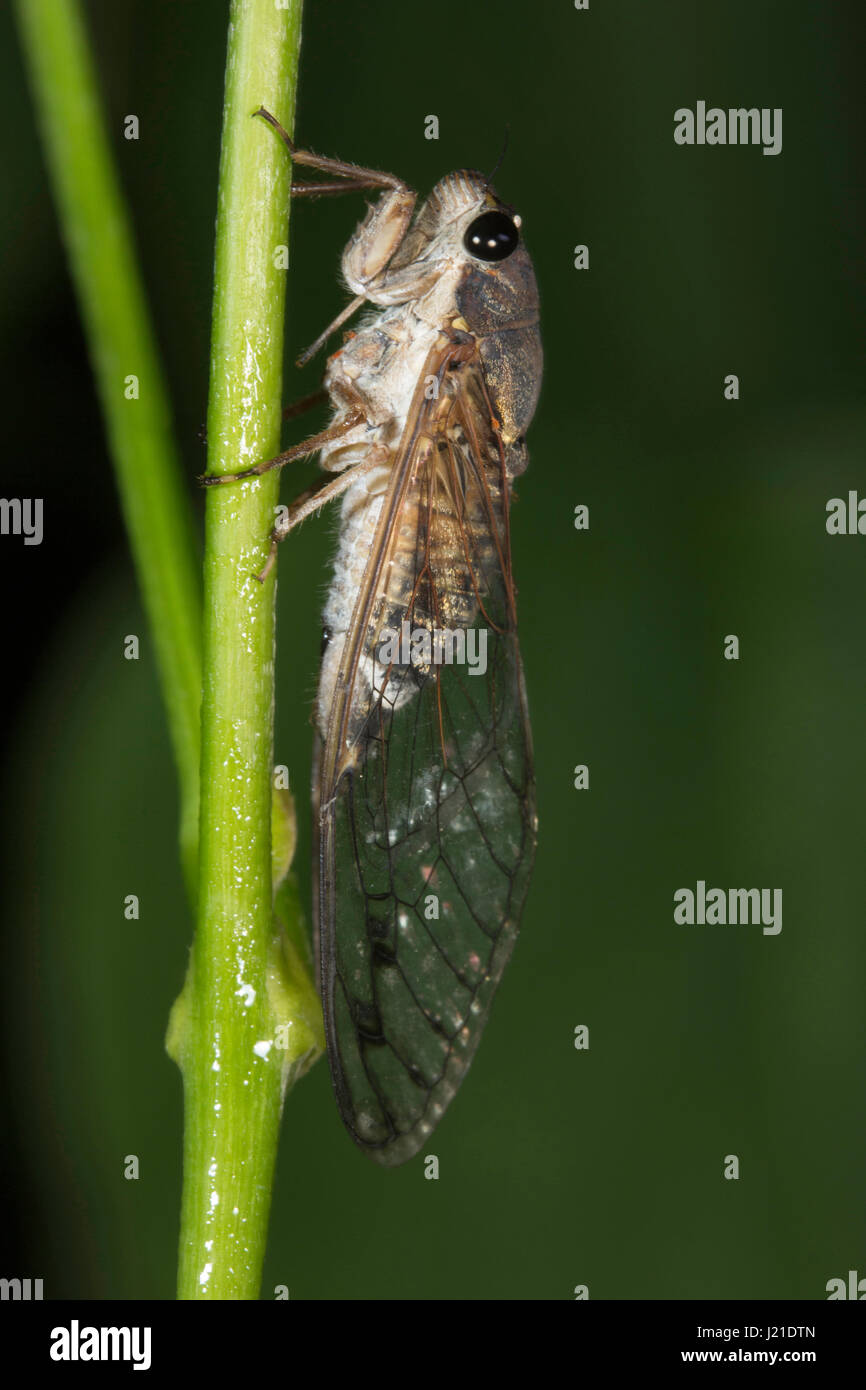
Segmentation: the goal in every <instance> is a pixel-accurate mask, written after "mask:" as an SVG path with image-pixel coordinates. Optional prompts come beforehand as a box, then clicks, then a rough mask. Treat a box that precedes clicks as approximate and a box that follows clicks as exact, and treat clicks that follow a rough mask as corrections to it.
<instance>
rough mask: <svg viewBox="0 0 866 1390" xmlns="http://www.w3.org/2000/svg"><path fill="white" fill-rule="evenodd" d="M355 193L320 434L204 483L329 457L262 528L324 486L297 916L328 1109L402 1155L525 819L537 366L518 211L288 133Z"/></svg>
mask: <svg viewBox="0 0 866 1390" xmlns="http://www.w3.org/2000/svg"><path fill="white" fill-rule="evenodd" d="M258 114H260V115H262V116H263V117H264V118H265V119H266V120H267V121H268V122H269V123H270V124H271V125H272V126H273V127H274V129H275V130H276V131H277V132H278V134H279V135H280V136H281V137H282V138H283V139H284V140H285V142H286V144H287V145H288V146H289V148H290V150H291V151H292V156H293V159H294V161H295V163H296V164H299V165H306V166H308V167H310V168H313V169H315V170H318V171H320V173H321V174H322V175H325V176H326V180H325V181H324V182H312V183H307V184H293V186H292V192H293V194H295V195H304V194H306V195H316V194H324V193H336V192H347V191H351V190H355V189H365V188H370V189H378V190H380V192H379V197H378V200H377V201H376V202H375V203H374V204H373V205H372V206H368V209H367V213H366V216H365V218H364V219H363V221H362V222H361V223H360V225H359V226H358V228H357V230H356V231H355V233H354V235H353V236H352V237H351V239H350V241H349V242H348V244H347V246H346V248H345V250H344V252H343V257H342V273H343V279H344V281H345V283H346V285H347V286H348V288H349V290H350V291H351V293H352V295H353V298H352V300H351V303H350V304H348V306H347V307H346V309H345V310H344V311H343V312H342V313H341V314H340V315H339V316H338V318H337V319H336V320H335V321H334V322H333V323H332V324H331V325H329V327H328V329H326V331H325V333H324V334H322V336H321V338H320V339H319V340H317V343H315V344H314V345H313V348H311V349H310V351H309V352H308V353H307V354H305V358H306V357H309V356H310V355H312V352H313V351H314V350H315V349H316V348H317V347H319V346H320V345H321V344H322V343H323V342H325V341H326V339H327V337H328V336H329V335H330V333H331V332H333V331H334V330H335V329H336V328H337V327H339V326H340V325H341V324H343V323H345V322H346V321H347V320H348V319H349V317H350V316H351V314H352V313H353V312H354V311H356V310H358V309H360V308H362V307H363V306H368V308H369V310H370V311H369V312H368V314H367V316H366V318H365V319H364V320H363V321H362V322H361V325H360V326H359V327H358V328H357V330H356V331H355V332H354V333H350V334H348V335H347V336H346V338H345V340H344V342H343V345H342V346H341V347H340V348H339V349H338V350H337V351H336V352H335V353H334V354H333V355H332V356H331V357H330V358H329V359H328V363H327V368H326V371H325V376H324V382H323V386H324V390H325V391H326V392H327V395H328V397H329V398H330V402H331V405H332V408H333V417H332V421H331V423H330V425H329V426H328V427H327V428H326V429H325V430H323V431H322V432H321V433H320V434H318V435H314V436H312V437H311V438H309V439H307V440H305V441H303V443H301V444H299V445H297V446H295V447H294V448H292V449H289V450H287V451H286V452H285V453H283V454H280V455H279V456H278V457H277V458H275V459H269V460H267V461H266V462H263V463H261V464H257V465H256V466H255V467H253V468H250V469H246V470H244V472H242V473H238V474H234V475H232V477H231V479H230V478H229V477H225V478H208V479H207V481H208V482H211V483H213V482H223V481H226V482H227V481H230V480H234V479H237V478H242V477H249V476H252V475H255V474H259V473H262V472H264V471H266V470H267V469H269V468H274V467H280V466H282V465H283V464H284V463H287V462H289V461H290V460H292V459H295V458H298V457H301V456H304V455H307V454H311V453H313V452H318V453H319V456H320V460H321V465H322V468H323V469H324V470H325V473H326V474H327V475H336V476H330V477H326V478H325V479H324V480H323V482H322V483H321V484H319V485H318V486H317V487H315V488H313V489H311V490H310V491H309V492H308V493H305V494H304V495H303V496H302V497H301V498H299V499H298V500H297V502H296V503H295V504H294V505H293V506H292V507H290V508H288V509H283V511H284V516H283V520H282V522H280V523H279V524H278V526H277V527H276V528H275V530H274V533H273V537H272V548H271V556H270V558H269V561H268V565H267V566H266V568H265V571H263V575H262V576H261V577H264V574H266V573H267V571H268V570H269V569H270V567H271V564H272V563H273V557H274V553H275V548H276V544H277V542H278V541H280V540H282V539H283V537H284V536H285V535H286V534H287V533H288V532H289V531H290V530H291V529H292V528H293V527H294V526H296V525H297V524H298V522H300V521H301V520H303V518H304V517H305V516H308V515H310V513H312V512H315V511H318V510H319V509H320V508H321V507H322V506H324V505H325V504H326V503H327V502H329V501H331V500H332V499H334V498H336V497H338V496H340V497H342V514H341V524H340V533H339V542H338V546H337V555H336V561H335V564H334V576H333V581H332V583H331V588H330V592H329V594H328V599H327V603H326V606H325V614H324V640H323V654H322V666H321V675H320V680H319V689H318V696H317V700H316V708H315V727H316V745H317V746H316V753H315V759H314V787H313V813H314V826H315V837H314V838H315V841H316V849H315V856H316V863H315V866H314V884H315V888H314V917H315V925H316V946H317V961H318V977H319V987H320V990H321V995H322V1003H323V1007H324V1017H325V1028H326V1035H327V1046H328V1058H329V1063H330V1070H331V1077H332V1080H333V1086H334V1091H335V1093H336V1097H337V1103H338V1105H339V1109H340V1113H341V1115H342V1117H343V1120H344V1122H345V1125H346V1127H347V1129H348V1130H349V1133H350V1134H351V1136H352V1138H353V1139H354V1140H355V1142H356V1143H357V1144H358V1145H359V1146H360V1147H361V1148H362V1149H363V1150H364V1152H365V1153H367V1154H369V1156H370V1157H371V1158H373V1159H375V1160H376V1161H377V1162H379V1163H382V1164H388V1165H391V1164H398V1163H402V1162H404V1161H405V1160H406V1159H408V1158H410V1157H411V1156H412V1155H413V1154H415V1153H416V1152H417V1151H418V1149H419V1148H420V1147H421V1145H422V1144H424V1142H425V1141H426V1140H427V1138H428V1137H429V1135H430V1133H431V1131H432V1130H433V1128H434V1126H435V1125H436V1124H437V1122H438V1121H439V1119H440V1118H441V1116H442V1114H443V1112H444V1110H445V1108H446V1107H447V1105H448V1104H449V1102H450V1101H451V1099H452V1097H453V1096H454V1093H455V1092H456V1090H457V1087H458V1086H459V1085H460V1082H461V1080H462V1078H463V1076H464V1075H465V1073H466V1070H467V1068H468V1066H469V1064H470V1062H471V1060H472V1057H473V1055H474V1053H475V1049H476V1047H477V1046H478V1042H479V1039H480V1037H481V1033H482V1030H483V1028H484V1024H485V1022H486V1020H487V1016H488V1013H489V1011H490V1006H491V1002H492V999H493V995H494V992H495V990H496V986H497V984H498V983H499V980H500V978H501V976H502V972H503V970H504V968H505V965H506V962H507V961H508V958H509V956H510V955H511V951H512V948H513V946H514V942H515V939H516V936H517V930H518V923H519V919H520V914H521V910H522V907H523V902H524V898H525V896H526V891H527V886H528V882H529V876H530V871H531V867H532V860H533V855H534V850H535V839H536V825H537V821H536V813H535V797H534V783H533V773H532V746H531V737H530V729H529V720H528V715H527V702H526V694H525V689H524V680H523V672H522V668H521V661H520V652H519V649H518V644H517V614H516V606H515V585H514V580H513V576H512V569H511V546H510V536H509V507H510V503H511V494H512V486H513V482H514V479H515V478H517V477H519V476H520V474H522V473H523V471H524V470H525V468H526V466H527V462H528V456H527V449H526V440H525V433H526V429H527V426H528V425H529V423H530V420H531V419H532V416H533V413H534V411H535V406H536V401H537V398H538V392H539V385H540V379H541V361H542V355H541V340H540V336H539V328H538V292H537V288H536V282H535V275H534V273H533V268H532V262H531V260H530V258H529V255H528V253H527V251H526V249H525V247H524V245H523V239H522V229H521V219H520V217H519V216H518V215H517V214H516V213H515V212H514V210H513V209H512V208H510V207H509V206H508V205H507V204H505V203H504V202H502V201H501V200H500V199H499V198H498V197H497V195H496V193H495V192H494V190H493V188H492V187H491V185H490V182H489V180H488V179H486V178H485V177H484V176H483V175H481V174H479V173H476V172H473V171H471V170H466V169H460V170H458V171H457V172H456V173H453V174H449V175H447V177H445V178H443V179H442V180H441V181H440V182H439V183H438V184H436V186H435V188H434V189H433V191H432V193H431V194H430V196H429V197H428V198H427V200H426V202H424V203H422V204H421V206H420V208H419V209H418V210H417V212H416V201H417V195H416V194H415V193H414V192H413V191H412V190H411V189H409V188H408V187H407V186H406V185H405V184H404V183H403V182H402V181H401V180H400V179H398V178H396V177H394V176H393V175H390V174H385V173H381V172H379V171H377V170H373V169H365V168H361V167H359V166H356V165H353V164H346V163H343V162H342V161H340V160H333V159H327V158H323V157H320V156H318V155H314V154H312V153H310V152H307V151H303V150H299V149H296V148H295V147H294V145H293V144H292V142H291V140H290V139H289V137H288V135H287V134H286V132H285V131H284V130H283V128H282V127H281V126H280V124H279V122H278V121H276V120H275V118H274V117H273V116H271V115H270V114H269V113H268V112H266V111H265V110H264V109H262V110H261V111H260V112H259V113H258Z"/></svg>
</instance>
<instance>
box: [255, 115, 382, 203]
mask: <svg viewBox="0 0 866 1390" xmlns="http://www.w3.org/2000/svg"><path fill="white" fill-rule="evenodd" d="M253 115H254V116H261V117H262V119H263V120H265V121H267V123H268V125H269V126H273V128H274V130H275V131H276V132H277V134H278V135H279V137H280V139H281V140H282V141H283V143H284V144H285V145H286V146H287V148H288V150H289V152H290V154H291V156H292V159H293V160H294V162H295V163H296V164H304V165H306V166H307V168H309V169H321V171H322V172H323V173H325V174H336V175H337V177H338V178H344V179H351V180H353V182H354V184H355V187H356V188H403V187H404V186H405V185H404V184H403V183H402V181H401V180H400V179H398V178H397V175H396V174H386V173H385V172H384V171H383V170H381V169H365V168H364V167H363V166H362V165H359V164H347V163H346V162H345V161H344V160H342V159H328V158H327V157H326V156H325V155H321V154H313V153H312V151H311V150H299V149H298V147H297V145H296V144H295V142H294V140H293V139H292V137H291V136H290V135H289V133H288V131H287V130H284V129H283V127H282V126H281V125H280V123H279V121H278V120H277V118H276V116H272V115H271V113H270V111H268V110H266V109H265V107H264V106H260V107H259V109H258V111H254V112H253ZM300 186H301V187H302V188H305V187H306V185H303V184H302V185H300ZM293 191H294V190H293Z"/></svg>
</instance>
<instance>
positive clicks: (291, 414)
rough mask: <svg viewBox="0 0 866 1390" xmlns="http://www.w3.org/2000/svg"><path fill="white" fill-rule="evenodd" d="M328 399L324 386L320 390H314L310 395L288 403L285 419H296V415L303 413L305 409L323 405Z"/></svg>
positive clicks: (284, 413) (284, 414)
mask: <svg viewBox="0 0 866 1390" xmlns="http://www.w3.org/2000/svg"><path fill="white" fill-rule="evenodd" d="M327 399H328V393H327V391H325V390H324V388H322V389H321V390H319V391H312V392H311V393H310V395H309V396H302V397H301V399H300V400H299V401H293V402H292V404H291V405H287V406H286V408H285V409H284V411H283V419H284V420H294V419H295V416H297V415H303V414H304V411H306V410H312V408H313V406H315V405H322V403H323V402H324V401H326V400H327Z"/></svg>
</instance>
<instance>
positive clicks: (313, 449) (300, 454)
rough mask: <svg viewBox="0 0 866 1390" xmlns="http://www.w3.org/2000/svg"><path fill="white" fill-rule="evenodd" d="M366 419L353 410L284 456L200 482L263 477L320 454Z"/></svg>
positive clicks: (212, 483) (214, 483)
mask: <svg viewBox="0 0 866 1390" xmlns="http://www.w3.org/2000/svg"><path fill="white" fill-rule="evenodd" d="M366 418H367V417H366V415H365V414H364V412H363V410H360V409H357V410H351V411H350V412H349V414H348V415H345V416H344V417H343V419H342V420H337V421H335V422H334V424H333V425H329V426H328V428H327V429H325V430H322V431H321V432H320V433H319V434H311V435H310V437H309V439H304V440H302V441H301V443H300V444H293V445H292V447H291V449H286V450H285V451H284V452H283V453H282V454H277V455H276V456H275V457H274V458H272V459H265V460H264V461H263V462H262V463H254V464H253V466H252V468H244V469H242V470H241V472H240V473H220V474H218V475H212V474H206V475H205V476H204V477H201V478H199V482H200V483H201V484H202V485H203V486H204V487H216V486H217V484H219V483H237V482H240V481H241V479H243V478H258V477H261V475H262V473H269V472H270V471H271V469H272V468H282V467H283V466H284V465H285V464H287V463H293V462H294V461H295V459H302V458H306V457H307V456H308V455H309V454H315V453H318V451H319V449H321V447H322V445H323V444H330V443H332V441H333V440H335V439H340V438H342V436H343V435H344V434H348V433H349V432H350V430H353V429H354V428H355V426H356V425H361V424H363V423H364V421H365V420H366Z"/></svg>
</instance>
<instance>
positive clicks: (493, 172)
mask: <svg viewBox="0 0 866 1390" xmlns="http://www.w3.org/2000/svg"><path fill="white" fill-rule="evenodd" d="M510 134H511V126H510V125H509V124H508V122H507V121H506V123H505V139H504V140H503V141H502V149H501V150H500V151H499V158H498V159H497V161H496V163H495V164H494V166H493V168H492V169H491V170H490V173H489V174H488V175H487V178H486V179H485V180H484V187H485V189H488V188H489V187H490V185H491V184H492V182H493V179H494V176H495V175H496V174H497V173H498V172H499V170H500V168H501V167H502V161H503V160H504V158H505V152H506V150H507V149H508V137H509V135H510Z"/></svg>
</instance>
